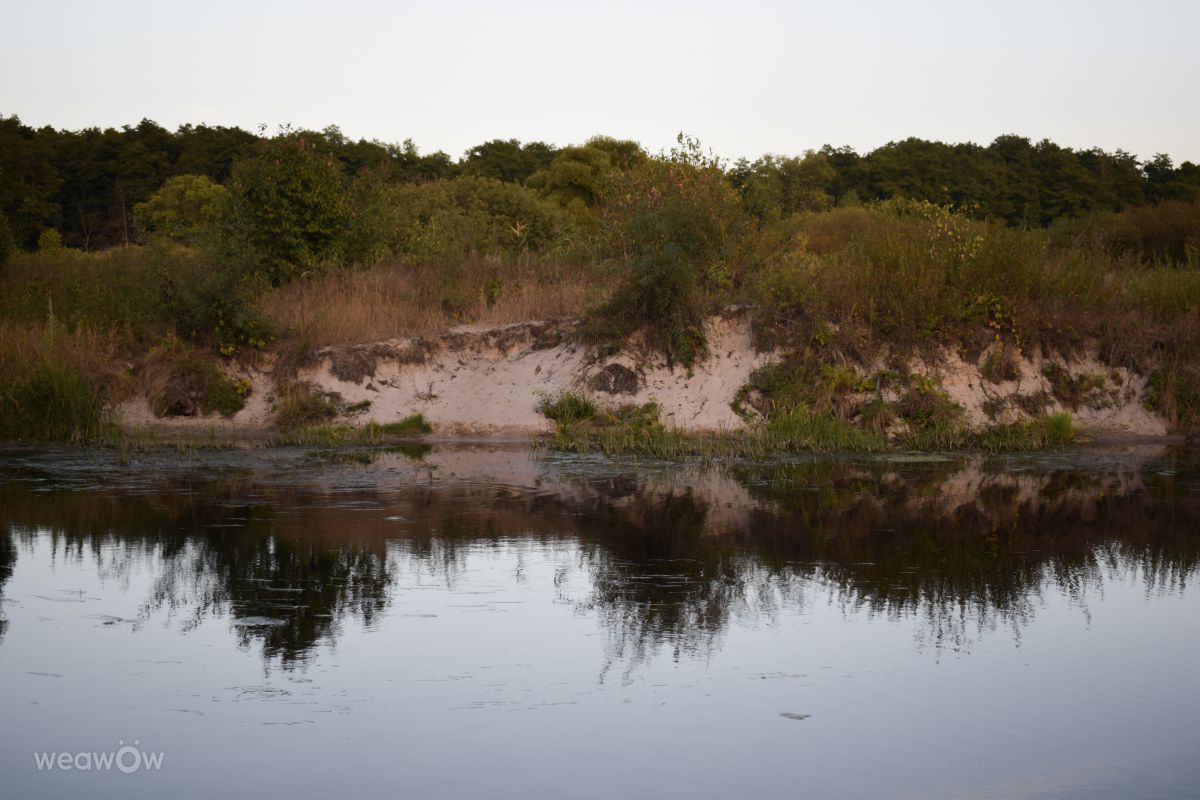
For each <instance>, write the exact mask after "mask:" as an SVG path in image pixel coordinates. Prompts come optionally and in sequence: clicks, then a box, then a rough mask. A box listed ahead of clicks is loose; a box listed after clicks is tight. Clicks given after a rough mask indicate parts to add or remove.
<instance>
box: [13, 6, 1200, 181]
mask: <svg viewBox="0 0 1200 800" xmlns="http://www.w3.org/2000/svg"><path fill="white" fill-rule="evenodd" d="M0 31H3V46H0V114H6V115H12V114H15V115H17V116H19V117H20V118H21V119H22V120H23V121H24V122H25V123H27V124H30V125H36V126H41V125H52V126H54V127H57V128H68V129H78V128H84V127H91V126H100V127H108V126H120V125H126V124H136V123H137V122H138V121H139V120H141V119H142V118H149V119H153V120H155V121H156V122H158V123H159V124H161V125H164V126H166V127H168V128H172V129H173V128H175V127H177V126H178V125H180V124H183V123H188V122H191V123H200V122H205V123H208V124H210V125H238V126H241V127H243V128H246V129H249V130H254V129H257V128H258V126H260V125H265V126H267V130H268V131H270V130H274V129H276V128H277V127H278V126H280V125H282V124H285V123H289V124H291V125H292V126H294V127H306V128H314V129H321V128H324V127H326V126H327V125H331V124H333V125H337V126H339V127H340V128H341V129H342V131H343V133H345V134H346V135H347V136H350V137H352V138H356V139H357V138H367V139H379V140H382V141H385V142H400V141H403V140H405V139H412V140H413V141H414V142H415V143H416V144H417V145H418V147H419V148H420V149H421V151H422V152H429V151H433V150H445V151H446V152H448V153H450V154H451V155H452V156H456V157H457V156H460V155H462V153H463V152H464V151H465V150H467V149H468V148H470V147H471V146H472V145H475V144H478V143H480V142H483V141H486V140H489V139H496V138H504V139H507V138H517V139H521V140H523V141H529V140H542V141H547V142H551V143H554V144H558V145H565V144H570V143H578V142H582V141H584V140H586V139H587V138H588V137H590V136H592V135H595V134H607V135H611V136H618V137H622V138H631V139H636V140H638V141H640V142H641V143H642V144H643V145H645V146H646V147H647V148H648V149H649V150H650V151H652V152H657V151H659V150H661V149H663V148H666V147H669V146H670V145H671V144H673V142H674V139H675V136H676V134H677V133H679V132H680V131H684V132H686V133H688V134H690V135H693V136H696V137H698V138H699V139H700V140H701V141H702V142H703V143H704V145H705V146H706V147H708V148H711V149H712V150H713V151H715V152H716V153H717V154H719V155H721V156H724V157H726V158H737V157H739V156H748V157H750V158H755V157H757V156H759V155H761V154H763V153H767V152H771V153H780V154H797V153H800V152H802V151H804V150H805V149H808V148H817V147H820V146H821V145H823V144H827V143H828V144H833V145H835V146H841V145H850V146H852V147H854V148H855V149H857V150H859V151H860V152H862V151H867V150H870V149H872V148H874V147H877V146H879V145H882V144H885V143H887V142H888V141H893V140H899V139H904V138H906V137H909V136H917V137H921V138H926V139H937V140H941V141H949V142H959V141H974V142H978V143H980V144H986V143H988V142H990V141H991V140H992V139H994V138H995V137H996V136H998V135H1000V134H1004V133H1016V134H1020V135H1023V136H1028V137H1030V138H1031V139H1034V140H1039V139H1042V138H1049V139H1052V140H1054V141H1056V142H1058V143H1059V144H1063V145H1067V146H1070V147H1076V148H1088V147H1093V146H1098V147H1102V148H1104V149H1106V150H1110V151H1111V150H1116V149H1117V148H1122V149H1124V150H1126V151H1128V152H1131V153H1134V154H1135V155H1138V156H1140V157H1142V158H1149V157H1151V156H1153V155H1154V154H1156V153H1160V152H1161V153H1167V154H1169V155H1170V156H1172V157H1173V158H1174V159H1175V161H1176V162H1177V163H1178V162H1180V161H1184V160H1191V161H1195V162H1200V44H1198V42H1200V2H1198V1H1197V0H1174V1H1168V0H1142V1H1141V2H1137V3H1131V2H1110V1H1109V0H1091V2H1074V0H1040V1H1039V2H1027V1H1026V0H1006V1H1005V2H995V1H994V2H987V3H981V2H971V1H970V0H958V2H921V0H909V2H871V1H868V0H864V1H862V2H851V1H850V0H840V1H838V0H827V2H820V3H817V2H805V1H800V2H759V1H757V0H741V1H740V2H725V3H717V2H707V1H706V0H693V2H687V3H684V2H654V0H643V1H642V2H609V3H604V2H599V1H598V0H593V2H587V3H576V2H571V1H570V0H558V2H525V1H524V0H509V2H506V3H501V2H457V1H455V0H427V1H426V2H351V1H349V0H347V1H345V2H340V3H333V2H307V0H288V2H274V1H267V0H241V1H240V2H226V0H206V1H205V2H197V1H193V2H187V3H184V2H173V1H172V0H154V1H153V2H144V1H143V0H136V1H131V2H120V0H110V1H109V2H96V0H88V2H63V1H62V0H38V2H29V0H21V2H15V0H0Z"/></svg>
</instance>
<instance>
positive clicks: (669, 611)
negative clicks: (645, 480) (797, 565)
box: [580, 481, 796, 668]
mask: <svg viewBox="0 0 1200 800" xmlns="http://www.w3.org/2000/svg"><path fill="white" fill-rule="evenodd" d="M617 483H618V484H620V483H626V484H628V485H627V488H626V489H624V490H623V491H621V492H620V494H621V495H623V496H620V497H614V496H613V493H611V492H605V493H602V494H600V495H599V496H598V497H596V498H595V500H594V502H593V503H592V504H590V505H589V507H588V509H587V513H586V514H584V515H582V516H581V523H580V527H581V528H582V531H581V533H582V534H583V538H582V542H581V546H582V549H583V552H584V554H585V558H586V560H587V563H588V565H589V568H590V574H591V593H590V595H589V597H588V599H587V600H586V601H584V602H583V604H582V607H584V608H587V609H590V610H594V611H595V612H596V613H597V614H598V615H599V616H600V619H601V620H602V622H603V623H604V626H605V628H606V630H607V633H608V636H609V654H608V657H609V663H610V664H612V663H614V662H624V663H626V664H627V665H628V666H629V667H630V668H632V667H633V666H635V665H637V664H638V663H641V662H643V661H645V660H646V659H647V658H649V657H651V656H653V655H654V653H655V652H656V651H657V650H658V649H659V648H660V647H662V646H666V647H668V648H670V650H671V652H672V654H673V656H674V657H675V658H676V659H678V658H680V657H681V656H683V655H707V654H708V653H709V652H710V651H711V650H712V649H713V647H714V646H716V645H717V644H718V642H719V638H720V636H721V634H722V633H723V632H724V631H725V630H726V628H727V627H728V625H729V623H730V620H731V619H732V618H734V617H737V616H742V615H747V614H767V615H770V614H771V613H772V612H773V610H774V609H775V608H776V607H777V606H778V604H779V603H780V602H785V601H787V600H788V599H789V598H794V597H795V595H796V585H795V584H793V583H791V582H789V581H788V580H786V576H780V575H771V574H770V573H769V572H767V571H764V570H763V569H761V568H760V564H759V563H758V562H757V561H756V559H754V558H753V557H748V556H747V555H746V554H743V553H739V552H738V550H737V548H736V543H735V542H734V541H732V540H730V539H727V538H723V537H714V536H708V535H706V530H705V523H706V520H707V517H708V506H707V503H705V502H704V501H703V500H700V499H698V498H697V497H696V496H695V495H694V494H693V493H692V492H690V491H686V490H675V491H667V492H661V493H657V492H654V491H653V490H652V489H649V488H648V487H645V486H642V485H638V484H637V483H636V482H635V481H621V482H617Z"/></svg>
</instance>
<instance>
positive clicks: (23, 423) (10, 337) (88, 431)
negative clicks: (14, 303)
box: [0, 322, 130, 442]
mask: <svg viewBox="0 0 1200 800" xmlns="http://www.w3.org/2000/svg"><path fill="white" fill-rule="evenodd" d="M116 363H117V358H116V349H115V346H114V343H113V340H112V338H111V337H106V336H102V335H100V334H96V333H94V332H90V331H87V330H78V331H66V330H62V329H61V328H59V327H58V326H57V325H56V324H54V323H53V322H51V323H44V324H38V325H36V326H32V327H27V328H26V327H19V326H17V325H15V324H14V323H12V322H4V323H0V438H3V439H26V440H39V441H46V440H53V441H69V442H86V441H95V440H97V439H98V438H100V437H101V436H102V435H103V434H104V433H105V432H106V430H107V428H108V427H109V419H108V414H107V408H108V406H109V404H110V402H112V401H113V400H115V399H119V398H120V397H121V396H123V394H124V393H125V392H127V391H128V387H129V382H130V381H129V378H128V376H127V375H125V374H123V373H122V371H121V370H120V369H119V368H118V367H116V366H115V365H116Z"/></svg>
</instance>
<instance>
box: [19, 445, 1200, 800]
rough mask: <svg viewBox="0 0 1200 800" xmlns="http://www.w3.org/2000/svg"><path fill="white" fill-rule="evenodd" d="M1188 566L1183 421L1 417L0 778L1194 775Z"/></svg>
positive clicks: (1192, 613) (505, 784)
mask: <svg viewBox="0 0 1200 800" xmlns="http://www.w3.org/2000/svg"><path fill="white" fill-rule="evenodd" d="M1198 564H1200V457H1198V455H1197V453H1196V452H1195V451H1186V450H1166V449H1136V448H1132V449H1123V450H1086V451H1079V452H1074V453H1068V454H1057V455H1040V456H1022V457H1003V458H1000V457H996V458H981V457H943V456H909V457H886V458H822V459H799V460H794V461H789V462H778V463H772V464H766V465H763V464H757V465H755V464H735V465H725V466H723V467H719V468H702V467H698V466H684V467H680V466H671V465H666V464H654V463H645V462H643V463H635V462H610V461H604V460H599V459H589V458H583V457H561V456H549V455H546V454H536V453H530V452H529V451H527V450H524V449H520V448H513V447H489V446H476V447H448V446H447V447H439V448H436V449H433V450H428V449H427V448H421V449H419V450H409V451H404V452H402V451H393V452H383V451H341V452H327V451H312V450H300V449H286V450H256V451H247V452H217V453H192V454H187V453H180V454H157V455H147V456H137V457H134V458H133V460H132V461H131V462H122V461H120V460H118V459H117V458H116V457H115V456H114V455H113V454H111V453H108V452H105V451H82V450H67V449H62V450H49V451H45V450H33V449H23V448H15V447H8V448H5V449H3V450H2V451H0V719H2V720H3V725H2V726H0V787H3V791H2V792H0V794H3V796H5V797H15V798H23V797H72V796H95V797H118V796H119V797H131V798H139V797H162V796H172V797H205V798H211V797H214V796H221V795H222V794H226V795H228V796H234V797H240V796H253V797H263V798H274V797H279V798H284V797H286V798H298V797H315V796H331V797H332V796H336V797H456V798H457V797H522V798H541V797H554V798H563V797H572V798H573V797H589V798H590V797H597V798H601V797H603V798H612V797H633V798H640V797H655V798H663V797H689V798H702V797H738V796H747V797H820V798H827V797H829V798H835V797H863V796H868V795H871V796H884V797H912V798H926V797H1005V798H1007V797H1089V798H1092V797H1100V798H1103V797H1113V798H1123V797H1134V796H1136V797H1194V796H1196V795H1197V793H1198V787H1200V758H1198V757H1200V735H1198V734H1200V721H1198V720H1200V684H1198V682H1197V680H1196V674H1197V672H1196V670H1197V667H1196V665H1197V664H1198V663H1200V635H1198V634H1200V624H1198V622H1197V620H1198V619H1200V617H1198V613H1200V600H1198V599H1197V596H1196V591H1195V588H1194V587H1193V586H1192V584H1193V583H1194V581H1195V579H1196V577H1197V572H1198ZM134 742H136V743H137V744H136V748H137V749H138V750H139V751H144V752H148V753H162V754H163V761H162V764H161V767H159V768H157V769H154V768H150V767H146V766H144V762H141V763H142V766H141V767H140V768H138V769H136V770H133V771H132V772H130V773H129V774H126V773H123V772H121V771H119V770H116V769H78V768H72V769H70V770H64V769H58V768H49V769H48V768H45V765H44V764H43V768H41V769H39V767H38V765H37V760H36V758H35V753H40V754H43V755H45V754H61V753H67V754H69V755H70V756H71V757H72V758H74V756H76V755H77V754H79V753H104V752H110V753H111V752H114V751H117V750H118V749H119V748H121V747H126V746H131V747H132V746H134V745H133V743H134ZM80 763H86V760H85V761H84V762H80ZM126 763H128V761H127V762H126Z"/></svg>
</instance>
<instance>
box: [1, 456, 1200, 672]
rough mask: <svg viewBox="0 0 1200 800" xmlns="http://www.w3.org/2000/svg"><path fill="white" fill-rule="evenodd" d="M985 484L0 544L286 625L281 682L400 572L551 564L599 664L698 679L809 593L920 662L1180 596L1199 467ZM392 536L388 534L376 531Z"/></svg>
mask: <svg viewBox="0 0 1200 800" xmlns="http://www.w3.org/2000/svg"><path fill="white" fill-rule="evenodd" d="M989 463H991V462H984V461H976V460H960V461H952V462H942V463H931V464H921V465H903V466H901V465H896V464H889V463H884V462H872V461H835V460H822V461H816V462H813V463H802V464H791V465H786V466H778V465H777V466H773V467H764V466H757V467H749V466H742V467H730V468H726V469H725V471H724V473H723V475H722V476H720V479H719V480H718V478H717V477H716V476H714V475H712V474H708V475H705V476H704V477H705V481H691V480H689V478H688V476H687V475H682V476H681V474H680V473H678V472H675V473H671V472H666V473H662V474H657V475H656V474H651V473H649V472H648V471H646V470H639V471H631V472H623V473H619V472H614V473H613V474H609V475H607V476H603V477H602V478H600V479H598V478H597V477H596V476H594V475H593V476H590V477H586V478H580V477H578V475H579V473H578V472H576V473H574V474H573V475H572V476H571V477H563V476H556V475H555V474H553V469H551V468H549V467H548V468H547V470H546V473H545V474H544V476H543V477H544V480H543V482H542V485H541V486H540V487H539V488H538V489H536V490H533V489H526V488H520V487H510V486H503V485H458V486H454V485H447V484H439V483H434V484H430V485H428V486H414V485H406V486H403V487H401V488H400V489H399V490H397V489H396V488H395V487H393V488H392V489H389V490H387V491H381V490H378V489H372V488H364V489H359V490H354V491H344V492H339V493H338V494H337V496H336V497H332V496H329V495H328V494H324V495H322V494H314V493H313V492H312V490H307V489H299V488H296V487H288V486H271V485H269V484H262V483H254V482H252V481H246V482H244V483H243V484H240V485H238V484H234V485H227V484H222V483H218V482H209V483H205V482H202V481H201V482H197V483H195V484H191V485H189V486H188V487H187V489H188V493H184V492H182V491H179V489H180V488H181V487H174V486H171V485H170V484H169V482H164V483H163V486H162V487H161V489H162V491H160V492H158V493H156V494H153V495H148V494H137V495H130V494H128V493H122V492H120V491H111V492H105V491H86V492H59V493H36V494H35V493H30V492H28V491H26V490H24V489H22V490H15V489H13V488H12V487H11V486H7V487H6V486H5V485H3V484H0V531H3V530H7V529H9V528H11V529H13V530H18V531H19V530H22V529H35V528H40V529H49V530H50V531H51V536H52V538H53V541H54V542H55V547H56V549H57V550H58V551H61V552H62V553H64V554H72V555H74V556H76V557H83V555H84V554H85V553H94V557H95V558H96V560H97V563H98V564H99V565H100V567H101V569H102V570H108V571H109V572H118V573H119V572H120V571H121V570H123V569H127V568H128V565H129V564H130V563H132V562H133V561H134V560H136V559H143V560H145V561H147V562H159V561H161V562H162V563H163V564H164V565H165V566H164V571H163V573H162V576H161V578H160V579H159V580H158V581H157V583H156V584H155V587H154V591H153V594H152V596H151V597H150V599H149V600H148V601H147V603H146V607H145V610H144V614H146V615H148V614H149V613H151V612H152V611H154V610H155V609H163V608H165V609H168V610H170V611H172V612H182V613H185V614H187V615H189V616H188V618H187V620H186V621H185V623H184V624H185V625H188V624H196V623H198V622H199V621H201V620H203V619H205V618H206V617H209V616H214V615H220V614H225V613H229V614H230V615H231V616H232V617H233V619H234V620H235V621H236V620H238V619H241V620H245V619H247V618H251V617H265V618H272V619H280V620H283V621H284V622H285V623H286V624H284V625H278V626H262V627H244V628H243V627H240V628H238V629H237V631H238V636H239V638H240V641H241V642H242V643H243V644H245V645H249V644H251V643H260V644H261V646H262V647H263V652H264V655H265V657H266V658H268V659H269V660H273V659H275V658H278V659H279V660H280V662H281V663H283V664H290V663H293V662H295V661H296V660H299V659H302V658H303V657H304V655H305V654H306V653H307V652H308V651H309V650H310V649H311V648H312V647H314V646H315V645H316V644H317V643H319V642H320V641H322V640H328V639H330V638H331V637H333V636H334V635H335V634H336V630H337V621H338V620H339V619H341V618H343V617H345V616H347V615H349V616H351V617H355V618H358V619H361V620H363V621H365V622H367V623H370V622H371V621H372V620H373V619H375V617H376V616H377V615H378V613H379V612H380V611H381V610H382V609H383V608H384V607H385V606H386V605H387V602H388V591H389V586H390V584H391V582H392V581H393V580H394V578H395V577H396V576H397V575H398V574H400V572H401V571H404V570H409V569H413V570H422V571H425V572H428V573H430V574H433V575H435V576H437V577H438V579H440V580H444V581H445V583H446V585H447V586H450V587H453V586H455V585H456V583H457V582H458V579H459V576H460V570H461V569H462V568H463V567H464V566H465V565H466V562H467V560H468V558H470V557H472V554H477V553H479V551H480V550H481V549H484V550H486V549H489V548H495V549H497V550H502V551H503V552H504V553H505V554H506V555H513V556H514V557H516V558H518V560H519V559H520V558H521V554H522V553H523V552H525V550H526V549H527V548H535V549H538V550H539V551H542V552H544V551H545V548H546V547H547V546H557V547H560V548H561V549H562V551H563V554H564V556H566V558H564V559H562V563H564V564H567V565H568V566H564V567H563V569H564V570H568V571H569V570H570V569H571V567H570V566H569V564H570V563H571V562H572V561H574V563H578V564H581V565H582V566H583V567H584V568H585V569H586V570H587V572H588V575H589V577H590V580H591V583H590V586H589V591H588V594H587V595H586V596H585V597H582V598H574V599H575V601H576V602H578V603H579V605H580V607H582V608H584V609H586V610H591V611H593V612H594V613H596V614H597V615H598V617H599V618H600V620H601V621H602V623H603V625H604V627H605V628H606V630H607V631H608V632H609V634H610V640H609V643H610V659H611V661H623V662H626V663H628V664H629V665H630V666H633V665H636V664H637V663H639V662H641V661H643V660H645V659H646V658H648V657H650V656H652V655H654V654H655V653H656V652H658V651H659V650H660V649H662V648H664V647H667V648H669V649H670V650H671V651H672V653H673V655H675V656H676V657H683V656H690V655H700V656H702V655H704V654H706V653H708V652H709V651H710V650H711V649H712V648H714V647H715V646H716V645H718V644H719V641H720V637H721V635H722V633H723V632H724V631H725V630H726V629H727V628H728V626H729V625H730V623H731V621H732V620H733V619H735V618H738V617H741V616H747V615H750V616H762V615H766V616H768V617H769V616H770V615H773V614H774V613H776V611H777V610H778V609H779V608H781V607H786V606H795V605H797V604H799V603H800V602H802V600H803V592H804V590H805V588H806V587H809V591H810V592H811V591H820V592H821V593H826V592H828V593H832V595H833V596H834V598H835V599H836V601H837V602H839V603H840V604H841V607H842V608H843V609H844V610H845V611H846V612H848V613H850V612H860V611H861V612H864V613H869V614H882V615H890V616H894V617H913V618H916V619H918V620H919V621H920V632H919V635H920V637H921V640H922V641H924V642H928V643H931V644H932V645H933V646H935V647H939V648H940V647H944V646H949V647H959V646H964V645H969V643H970V641H971V639H972V637H973V636H975V635H976V631H977V630H979V629H986V628H989V627H995V626H998V625H1009V626H1013V627H1014V628H1020V627H1021V626H1022V625H1024V624H1025V623H1026V622H1028V620H1029V619H1030V617H1031V615H1032V614H1033V613H1034V612H1035V610H1036V608H1037V605H1038V603H1039V601H1040V597H1041V596H1042V593H1044V591H1045V590H1046V589H1047V587H1054V589H1055V590H1056V591H1061V592H1063V593H1064V594H1065V595H1066V596H1068V597H1071V598H1075V600H1076V601H1077V602H1080V603H1082V602H1084V601H1085V600H1086V596H1087V593H1088V591H1089V588H1090V587H1092V586H1095V585H1097V583H1098V582H1099V581H1100V580H1101V579H1103V578H1104V577H1105V576H1110V575H1112V574H1114V573H1118V572H1119V573H1131V572H1135V571H1136V573H1137V575H1138V577H1139V579H1140V580H1142V581H1143V582H1144V583H1145V584H1146V585H1147V586H1148V587H1149V588H1152V589H1153V588H1158V589H1165V590H1172V589H1178V588H1180V587H1182V586H1183V585H1184V583H1185V582H1186V580H1187V579H1188V578H1191V577H1192V576H1193V575H1194V573H1195V572H1196V570H1197V565H1198V563H1200V559H1198V554H1200V539H1198V537H1196V536H1195V534H1194V533H1193V530H1194V529H1195V528H1197V527H1200V526H1198V524H1197V523H1198V521H1200V495H1198V494H1197V493H1196V492H1194V491H1188V490H1187V488H1186V487H1187V486H1188V485H1189V483H1188V482H1189V481H1194V480H1195V466H1194V465H1193V464H1192V463H1191V462H1181V463H1179V464H1175V465H1170V464H1168V465H1167V466H1168V467H1173V468H1174V469H1175V470H1176V471H1177V472H1178V473H1179V474H1178V475H1176V476H1171V475H1158V474H1156V473H1155V471H1153V470H1147V469H1140V468H1136V467H1123V468H1112V469H1103V470H1100V469H1097V470H1092V471H1087V470H1071V469H1063V470H1055V469H1038V470H1028V471H1024V472H1017V471H1013V470H1005V469H1002V468H1001V465H1000V463H999V462H996V464H997V466H996V468H994V469H993V468H992V467H991V466H989ZM1157 466H1158V465H1156V467H1157ZM722 481H723V482H722ZM689 486H691V487H694V488H681V487H689ZM714 486H715V488H714ZM722 492H727V493H728V495H729V497H724V498H723V497H722V496H721V493H722ZM247 498H252V499H247ZM729 498H735V499H734V500H733V501H732V502H730V501H729ZM363 507H370V508H372V509H373V511H372V512H371V513H370V514H367V515H364V514H362V513H361V508H363ZM298 509H303V513H290V512H295V511H297V510H298ZM382 509H388V511H383V510H382ZM393 512H394V513H396V514H397V515H399V516H401V517H403V518H404V520H405V523H404V525H403V526H402V527H398V526H397V524H396V523H394V522H386V521H384V520H383V517H384V515H385V514H389V513H393ZM225 525H228V526H230V527H222V526H225ZM2 558H3V555H2V554H0V559H2ZM8 569H9V570H11V558H10V560H9V564H8ZM2 578H3V562H2V561H0V579H2ZM814 584H816V586H817V587H819V588H815V589H814V588H813V587H814ZM565 585H566V584H564V586H565ZM280 589H299V590H300V591H278V590H280ZM562 591H565V589H563V590H562ZM560 596H562V595H561V594H560Z"/></svg>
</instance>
